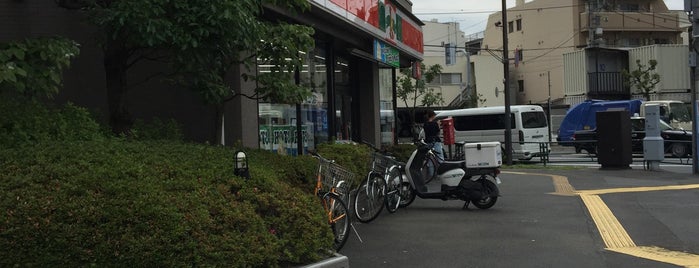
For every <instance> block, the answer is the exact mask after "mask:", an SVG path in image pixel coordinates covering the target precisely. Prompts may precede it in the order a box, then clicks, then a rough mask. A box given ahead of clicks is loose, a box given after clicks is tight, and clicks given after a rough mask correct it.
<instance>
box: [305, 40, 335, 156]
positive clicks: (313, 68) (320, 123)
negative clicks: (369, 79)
mask: <svg viewBox="0 0 699 268" xmlns="http://www.w3.org/2000/svg"><path fill="white" fill-rule="evenodd" d="M299 77H300V82H301V85H302V86H303V87H306V88H310V89H311V94H312V95H311V96H310V97H309V98H308V99H306V101H304V102H303V103H302V104H301V128H302V130H303V131H306V132H307V133H308V134H307V135H308V137H309V138H311V137H312V139H309V140H304V147H307V148H315V144H318V143H321V142H326V141H328V140H329V135H328V133H329V132H328V101H327V100H328V91H327V88H328V77H327V67H326V66H325V51H324V50H323V49H319V48H317V49H316V50H315V51H311V52H309V53H306V60H305V63H304V64H303V68H302V69H301V72H300V74H299ZM306 142H308V143H309V144H305V143H306Z"/></svg>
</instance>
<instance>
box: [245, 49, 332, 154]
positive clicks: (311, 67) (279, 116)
mask: <svg viewBox="0 0 699 268" xmlns="http://www.w3.org/2000/svg"><path fill="white" fill-rule="evenodd" d="M299 53H300V54H302V55H303V56H304V58H305V60H304V64H303V67H302V68H301V69H300V70H298V72H299V78H300V81H299V82H300V85H301V86H304V87H306V88H308V89H310V90H311V92H312V95H311V96H310V97H309V98H308V99H306V100H305V101H304V102H303V103H302V104H301V110H300V111H298V112H300V115H301V117H300V118H297V117H298V114H299V113H297V108H296V105H289V104H279V103H267V102H261V103H259V104H258V124H259V139H260V148H261V149H265V150H270V151H274V152H277V153H279V154H290V155H297V154H298V143H299V140H298V134H299V132H300V133H301V141H300V142H301V143H302V147H303V149H304V150H308V149H313V148H315V145H316V144H318V143H320V142H324V141H327V140H328V138H329V137H328V112H327V107H328V105H327V71H326V70H327V68H326V67H325V51H324V50H323V49H320V48H317V49H315V50H313V51H310V52H299ZM272 68H274V65H272V64H270V63H268V62H266V61H265V60H264V59H258V72H259V73H265V72H270V71H271V70H272ZM289 75H290V76H293V75H294V74H293V73H289Z"/></svg>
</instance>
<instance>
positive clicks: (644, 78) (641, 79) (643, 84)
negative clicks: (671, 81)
mask: <svg viewBox="0 0 699 268" xmlns="http://www.w3.org/2000/svg"><path fill="white" fill-rule="evenodd" d="M657 65H658V61H657V60H649V61H648V65H647V66H646V65H644V64H641V60H636V70H633V71H629V70H622V72H621V74H622V76H623V77H624V83H626V84H627V85H629V86H630V87H635V88H637V89H638V91H639V92H640V93H641V94H643V97H644V98H645V99H646V100H647V101H649V100H650V94H651V93H653V90H655V86H656V85H657V84H658V83H660V74H658V73H656V72H655V67H656V66H657Z"/></svg>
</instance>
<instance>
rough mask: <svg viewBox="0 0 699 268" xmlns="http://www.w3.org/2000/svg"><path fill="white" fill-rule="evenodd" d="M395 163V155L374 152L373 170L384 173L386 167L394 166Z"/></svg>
mask: <svg viewBox="0 0 699 268" xmlns="http://www.w3.org/2000/svg"><path fill="white" fill-rule="evenodd" d="M395 163H396V160H395V159H394V158H393V157H391V156H387V155H384V154H381V153H378V152H374V154H373V157H372V161H371V170H372V171H373V172H376V173H379V174H384V173H385V172H386V169H388V168H389V167H391V166H393V165H394V164H395Z"/></svg>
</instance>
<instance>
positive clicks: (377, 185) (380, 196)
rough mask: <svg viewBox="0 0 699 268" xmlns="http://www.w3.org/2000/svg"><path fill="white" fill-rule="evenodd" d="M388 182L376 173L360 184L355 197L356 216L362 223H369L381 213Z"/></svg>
mask: <svg viewBox="0 0 699 268" xmlns="http://www.w3.org/2000/svg"><path fill="white" fill-rule="evenodd" d="M385 185H386V182H385V181H384V180H383V178H382V177H381V176H379V175H378V174H376V173H370V174H369V176H368V177H367V178H366V179H364V180H363V181H362V183H360V184H359V189H357V193H356V196H355V197H354V215H355V216H357V219H358V220H359V221H360V222H364V223H368V222H370V221H372V220H374V219H376V217H377V216H379V214H380V213H381V210H382V209H383V205H384V187H385Z"/></svg>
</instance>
